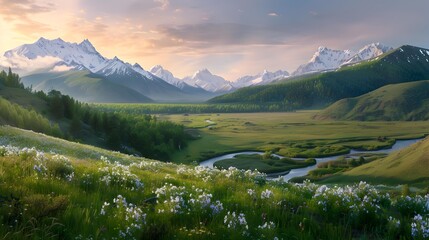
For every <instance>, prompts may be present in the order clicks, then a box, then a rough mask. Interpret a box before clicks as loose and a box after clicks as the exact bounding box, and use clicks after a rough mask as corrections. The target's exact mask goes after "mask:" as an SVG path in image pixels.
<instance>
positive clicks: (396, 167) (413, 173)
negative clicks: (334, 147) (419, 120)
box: [328, 138, 429, 184]
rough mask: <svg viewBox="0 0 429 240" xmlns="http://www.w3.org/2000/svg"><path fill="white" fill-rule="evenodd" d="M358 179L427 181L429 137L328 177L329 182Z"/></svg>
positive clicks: (408, 181)
mask: <svg viewBox="0 0 429 240" xmlns="http://www.w3.org/2000/svg"><path fill="white" fill-rule="evenodd" d="M360 180H362V181H370V182H374V183H390V184H399V183H401V184H403V183H416V182H429V138H426V139H425V140H423V141H420V142H418V143H415V144H413V145H411V146H409V147H407V148H404V149H402V150H400V151H397V152H393V153H391V154H390V155H389V156H387V157H386V158H383V159H380V160H376V161H373V162H370V163H368V164H364V165H362V166H359V167H357V168H354V169H352V170H350V171H348V172H345V173H342V174H340V175H339V176H334V177H332V178H331V179H328V181H329V182H353V181H360Z"/></svg>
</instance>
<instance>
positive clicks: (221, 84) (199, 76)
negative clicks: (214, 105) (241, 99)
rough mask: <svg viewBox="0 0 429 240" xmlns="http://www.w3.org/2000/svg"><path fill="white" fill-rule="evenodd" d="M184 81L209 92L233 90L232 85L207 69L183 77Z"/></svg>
mask: <svg viewBox="0 0 429 240" xmlns="http://www.w3.org/2000/svg"><path fill="white" fill-rule="evenodd" d="M183 81H184V82H185V83H187V84H188V85H190V86H193V87H199V88H202V89H204V90H206V91H209V92H214V93H216V92H229V91H232V90H234V86H232V83H231V82H229V81H226V80H225V79H224V78H222V77H220V76H217V75H213V74H212V73H211V72H210V71H209V70H207V69H202V70H199V71H197V72H196V73H194V75H192V76H190V77H185V78H184V79H183Z"/></svg>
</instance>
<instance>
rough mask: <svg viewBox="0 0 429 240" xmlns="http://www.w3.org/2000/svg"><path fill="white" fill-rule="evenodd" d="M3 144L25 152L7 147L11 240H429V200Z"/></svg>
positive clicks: (4, 189) (5, 186) (75, 148)
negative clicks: (360, 239) (357, 239)
mask: <svg viewBox="0 0 429 240" xmlns="http://www.w3.org/2000/svg"><path fill="white" fill-rule="evenodd" d="M0 139H1V141H2V145H7V144H11V145H15V144H18V143H20V144H21V145H19V147H16V146H10V145H9V146H1V147H0V202H1V205H0V224H1V225H0V237H2V238H4V239H221V238H224V239H275V238H278V239H315V238H321V239H352V238H382V239H383V238H384V239H392V238H411V237H414V238H415V239H424V237H425V235H424V234H425V231H427V230H428V229H429V219H427V214H428V213H429V195H427V196H424V195H414V194H413V195H411V196H407V197H405V196H404V197H401V196H399V194H398V192H393V194H392V195H387V193H386V192H379V191H378V190H377V189H376V188H374V187H373V186H370V185H368V184H365V183H359V184H354V185H350V186H345V187H335V186H333V187H328V186H323V185H315V184H312V183H309V182H306V183H304V184H303V185H296V184H289V183H283V182H272V181H267V180H266V178H265V175H264V174H261V173H259V172H257V171H244V170H238V169H236V168H230V169H227V170H217V169H207V168H202V167H199V166H196V167H193V166H186V165H176V164H172V163H163V162H159V161H153V160H148V159H144V158H139V157H134V156H128V155H124V154H119V153H115V152H109V151H106V150H102V149H98V148H94V147H89V146H86V145H82V144H77V143H71V142H67V141H63V140H59V139H55V138H52V137H47V136H45V135H43V134H36V133H32V132H30V131H23V130H19V129H16V128H11V127H6V126H4V127H2V128H1V135H0ZM26 144H30V145H29V146H28V147H35V148H26V146H24V145H26ZM50 148H51V149H50ZM40 149H44V150H43V151H41V150H40ZM51 150H52V151H51ZM58 152H61V154H58ZM85 156H86V157H85ZM398 221H399V223H398Z"/></svg>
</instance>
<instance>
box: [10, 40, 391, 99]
mask: <svg viewBox="0 0 429 240" xmlns="http://www.w3.org/2000/svg"><path fill="white" fill-rule="evenodd" d="M391 49H392V48H390V47H386V46H384V45H382V44H380V43H373V44H369V45H367V46H365V47H363V48H362V49H360V50H359V51H357V52H354V51H351V50H332V49H328V48H326V47H320V48H319V49H318V51H317V52H316V53H315V54H314V55H313V57H312V58H311V59H310V61H309V62H308V63H306V64H304V65H301V66H300V67H299V68H298V69H297V70H296V71H294V72H293V73H292V74H289V73H288V72H287V71H283V70H278V71H275V72H269V71H267V70H265V71H263V72H261V73H259V74H256V75H248V76H243V77H240V78H238V79H236V80H235V81H232V82H231V81H228V80H226V79H224V78H222V77H221V76H218V75H215V74H213V73H211V72H210V71H209V70H208V69H201V70H199V71H197V72H195V73H194V74H193V75H191V76H187V77H184V78H181V79H180V78H177V77H175V76H174V75H173V73H172V72H170V71H168V70H166V69H164V68H163V67H162V66H161V65H156V66H154V67H153V68H152V69H150V71H146V70H145V69H143V68H142V67H141V66H140V65H139V64H138V63H135V64H130V63H127V62H124V61H122V60H121V59H119V58H118V57H114V58H113V59H108V58H106V57H104V56H102V55H101V54H100V53H99V52H98V51H97V50H96V49H95V47H94V46H93V45H92V43H91V42H90V41H89V40H87V39H86V40H84V41H82V42H81V43H69V42H65V41H63V40H62V39H61V38H58V39H54V40H48V39H45V38H40V39H39V40H37V41H36V42H35V43H32V44H24V45H22V46H19V47H17V48H14V49H12V50H9V51H7V52H5V53H4V57H5V58H7V59H8V60H9V62H11V63H14V62H20V61H27V60H28V61H30V62H31V61H35V62H36V61H40V60H43V59H50V64H45V65H44V66H43V67H41V68H39V69H35V70H33V71H30V72H27V73H26V74H25V75H24V77H23V82H24V84H25V85H26V86H32V88H33V89H34V90H43V91H50V90H52V89H56V90H59V91H61V92H63V93H65V94H68V95H71V96H73V97H75V98H77V99H78V100H81V101H86V102H150V101H157V102H178V101H180V102H201V101H205V100H208V99H210V98H212V97H216V96H219V95H222V94H225V93H230V92H234V91H236V90H237V89H240V88H243V87H249V86H250V87H252V86H262V85H267V84H272V83H275V82H284V81H288V80H289V79H293V78H296V77H297V76H302V75H306V74H309V73H315V72H324V71H332V70H336V69H338V68H340V67H342V66H347V65H351V64H354V63H357V62H361V61H364V60H368V59H372V58H375V57H378V56H380V55H381V54H384V53H386V52H388V51H391ZM12 66H13V67H15V69H14V70H17V71H19V70H23V69H20V66H19V65H16V66H14V65H13V64H12Z"/></svg>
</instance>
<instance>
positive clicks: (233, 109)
mask: <svg viewBox="0 0 429 240" xmlns="http://www.w3.org/2000/svg"><path fill="white" fill-rule="evenodd" d="M91 106H93V107H95V108H96V109H99V110H102V111H107V112H115V113H123V114H133V115H140V114H201V113H252V112H289V111H292V110H293V109H292V108H291V107H290V106H288V105H285V104H283V103H272V104H263V103H261V104H240V103H237V104H203V103H201V104H158V103H141V104H122V103H112V104H111V103H100V104H91Z"/></svg>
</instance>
